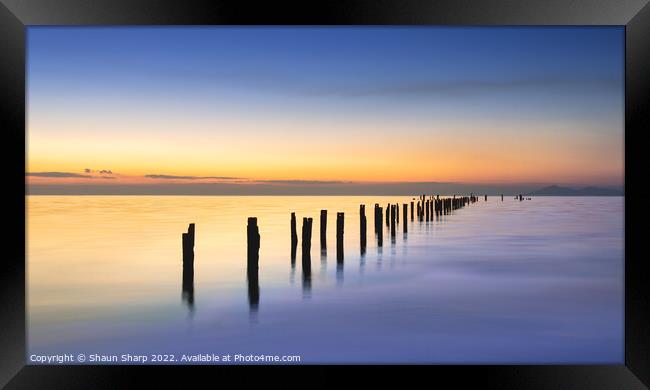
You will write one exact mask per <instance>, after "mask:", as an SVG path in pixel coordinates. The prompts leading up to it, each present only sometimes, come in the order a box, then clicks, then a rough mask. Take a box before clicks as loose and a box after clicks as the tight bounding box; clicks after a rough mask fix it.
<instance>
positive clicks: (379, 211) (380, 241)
mask: <svg viewBox="0 0 650 390" xmlns="http://www.w3.org/2000/svg"><path fill="white" fill-rule="evenodd" d="M387 212H388V210H387ZM377 214H378V215H379V224H378V225H377V231H376V233H377V246H378V247H381V246H382V245H383V243H384V229H383V226H381V222H382V218H383V216H382V209H381V207H379V205H377Z"/></svg>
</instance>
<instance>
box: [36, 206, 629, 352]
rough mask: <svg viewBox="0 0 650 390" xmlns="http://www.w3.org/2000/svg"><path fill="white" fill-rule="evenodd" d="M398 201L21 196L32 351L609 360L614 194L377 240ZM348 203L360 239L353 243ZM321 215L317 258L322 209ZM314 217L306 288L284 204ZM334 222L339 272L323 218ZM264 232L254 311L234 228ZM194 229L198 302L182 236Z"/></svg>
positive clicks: (454, 220) (619, 230)
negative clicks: (322, 236)
mask: <svg viewBox="0 0 650 390" xmlns="http://www.w3.org/2000/svg"><path fill="white" fill-rule="evenodd" d="M389 202H390V203H398V202H399V203H400V204H402V203H405V202H410V198H409V197H399V196H395V197H378V196H367V197H342V196H331V197H315V196H305V197H284V196H275V197H273V196H271V197H262V196H260V197H227V196H212V197H209V196H206V197H200V196H192V197H172V196H157V197H156V196H151V197H148V196H29V197H28V198H27V273H28V292H27V297H28V349H29V351H28V354H51V353H72V354H75V355H76V354H78V353H84V354H92V353H98V354H117V355H121V354H126V353H131V354H149V353H162V354H177V356H180V354H197V353H214V354H219V355H224V354H244V355H246V354H265V355H300V356H301V359H302V362H303V363H339V362H340V363H372V362H377V363H412V362H421V363H568V362H573V363H621V362H622V361H623V243H624V230H623V229H624V227H623V205H624V201H623V198H622V197H606V198H598V197H595V198H559V197H536V198H533V200H530V201H523V202H519V201H516V200H514V199H513V198H511V197H506V198H505V199H504V201H503V202H502V201H501V200H500V198H497V197H490V198H489V199H488V201H487V202H485V201H484V200H483V199H482V198H480V200H479V202H477V203H475V204H472V205H470V206H468V207H465V208H463V209H461V210H456V211H455V212H454V213H453V214H452V215H447V216H444V217H442V218H441V219H440V220H437V221H434V222H429V223H426V222H422V223H420V222H417V221H415V222H411V221H410V218H409V220H408V233H407V234H406V235H404V234H403V233H402V224H403V223H404V216H403V215H402V213H401V212H402V209H401V206H400V223H399V224H398V226H397V234H396V237H395V239H394V240H391V236H390V234H389V232H388V230H387V228H386V225H385V223H382V226H383V228H384V233H383V247H381V248H378V247H377V241H376V239H375V235H374V233H373V229H374V219H373V217H374V215H373V207H374V204H375V203H379V204H380V205H381V206H382V207H384V208H385V206H386V204H387V203H389ZM359 204H366V216H367V218H368V246H367V251H366V254H365V255H364V256H361V255H360V248H359ZM320 209H327V210H328V232H327V240H328V247H327V251H321V248H320V243H319V215H320V213H319V210H320ZM291 211H295V212H296V215H297V219H298V234H299V235H300V228H301V224H302V217H304V216H309V217H313V218H314V223H313V233H312V236H313V238H312V249H311V283H305V282H304V281H303V273H302V267H301V258H300V251H301V249H300V244H299V245H298V255H297V261H296V263H295V266H292V264H291V260H290V212H291ZM337 211H342V212H345V240H344V250H345V256H344V262H343V264H342V265H339V264H337V261H336V238H335V235H336V232H335V227H336V212H337ZM249 216H256V217H258V224H259V227H260V234H261V248H260V268H259V291H260V298H259V305H258V307H257V309H254V308H251V307H250V305H249V295H248V283H247V278H246V218H247V217H249ZM190 222H194V223H196V246H195V261H194V301H193V303H192V304H190V303H189V302H188V300H187V299H183V297H182V291H181V286H182V251H181V233H182V232H185V231H186V230H187V226H188V223H190Z"/></svg>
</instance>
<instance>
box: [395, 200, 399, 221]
mask: <svg viewBox="0 0 650 390" xmlns="http://www.w3.org/2000/svg"><path fill="white" fill-rule="evenodd" d="M395 219H396V222H397V223H399V203H397V204H395Z"/></svg>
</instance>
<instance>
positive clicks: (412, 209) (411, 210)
mask: <svg viewBox="0 0 650 390" xmlns="http://www.w3.org/2000/svg"><path fill="white" fill-rule="evenodd" d="M404 215H406V214H404ZM404 218H406V217H404ZM412 221H413V201H411V222H412Z"/></svg>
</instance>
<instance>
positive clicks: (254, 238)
mask: <svg viewBox="0 0 650 390" xmlns="http://www.w3.org/2000/svg"><path fill="white" fill-rule="evenodd" d="M246 238H247V243H248V245H247V258H248V269H252V270H255V271H257V267H258V264H259V260H260V253H259V252H260V230H259V228H258V226H257V218H255V217H249V218H248V225H247V226H246Z"/></svg>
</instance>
